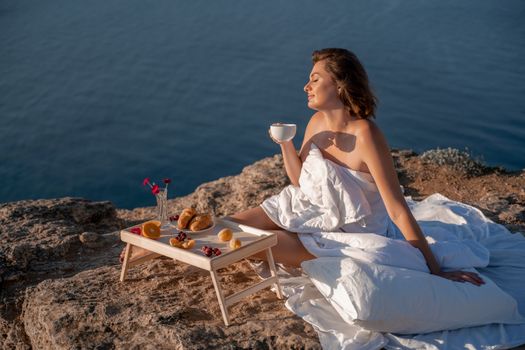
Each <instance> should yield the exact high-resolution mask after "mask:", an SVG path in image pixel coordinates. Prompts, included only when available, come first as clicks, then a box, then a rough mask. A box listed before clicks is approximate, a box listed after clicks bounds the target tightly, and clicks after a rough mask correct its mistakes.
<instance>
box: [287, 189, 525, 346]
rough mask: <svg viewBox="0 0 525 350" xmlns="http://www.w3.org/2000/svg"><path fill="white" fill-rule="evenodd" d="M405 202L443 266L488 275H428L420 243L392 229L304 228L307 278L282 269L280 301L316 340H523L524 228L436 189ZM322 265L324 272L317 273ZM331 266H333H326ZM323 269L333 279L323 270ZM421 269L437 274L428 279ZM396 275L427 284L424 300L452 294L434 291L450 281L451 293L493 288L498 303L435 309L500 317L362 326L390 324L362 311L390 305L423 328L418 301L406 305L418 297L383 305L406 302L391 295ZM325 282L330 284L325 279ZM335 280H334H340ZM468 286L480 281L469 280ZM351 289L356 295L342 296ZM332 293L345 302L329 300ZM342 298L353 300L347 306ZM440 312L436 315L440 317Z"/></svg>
mask: <svg viewBox="0 0 525 350" xmlns="http://www.w3.org/2000/svg"><path fill="white" fill-rule="evenodd" d="M407 202H408V203H409V206H410V208H411V211H412V212H413V214H414V216H415V218H416V220H417V221H418V223H419V225H420V226H421V228H422V230H423V232H424V234H425V236H426V237H427V240H428V241H429V243H430V246H431V248H432V250H433V252H434V254H435V255H436V257H437V259H438V261H439V263H440V265H441V266H442V267H444V268H451V269H459V268H461V269H467V268H471V267H475V268H476V270H477V271H478V272H479V273H480V274H481V275H482V276H483V277H484V278H485V279H486V280H487V281H488V282H490V283H487V285H486V286H483V287H475V286H472V285H467V284H462V285H461V286H459V287H458V284H457V283H456V282H452V281H448V280H444V279H440V278H439V277H436V276H432V275H429V274H427V272H428V268H427V266H426V264H425V260H424V258H423V256H422V255H421V253H420V252H419V250H417V249H415V248H413V247H412V246H410V245H409V244H408V243H406V242H405V241H404V240H403V239H402V235H401V233H400V232H399V231H398V230H392V232H393V233H392V234H391V235H390V237H384V236H380V235H374V234H352V233H341V232H319V233H313V234H306V233H304V234H300V239H301V241H302V242H303V244H304V245H305V247H306V248H307V249H308V250H309V251H310V252H311V253H312V254H313V255H315V256H317V257H319V258H318V259H314V260H311V261H309V262H308V263H307V266H304V267H306V268H305V270H306V271H310V273H311V275H313V277H312V278H313V281H312V280H310V279H309V278H307V277H305V276H304V275H303V276H302V277H290V276H288V277H285V276H281V277H282V278H281V283H282V284H283V286H284V291H285V294H286V295H287V296H288V300H287V302H286V306H287V307H288V308H289V309H290V310H291V311H293V312H295V313H296V314H297V315H299V316H300V317H302V318H304V319H305V320H306V321H307V322H309V323H311V324H312V325H313V326H314V328H315V329H316V330H317V332H318V334H319V339H320V341H321V344H322V346H323V348H324V349H381V348H383V347H384V348H387V349H505V348H510V347H514V346H518V345H520V344H524V343H525V323H524V319H523V317H522V316H521V315H525V237H523V236H522V235H521V234H520V233H515V234H512V233H510V232H509V231H508V230H507V229H506V228H505V227H503V226H501V225H498V224H495V223H494V222H492V221H490V220H489V219H487V218H486V217H485V216H484V215H483V214H482V213H481V212H480V211H479V210H477V209H475V208H473V207H471V206H468V205H465V204H463V203H459V202H454V201H451V200H449V199H447V198H445V197H444V196H442V195H440V194H434V195H432V196H430V197H428V198H427V199H426V200H424V201H422V202H414V201H412V200H410V198H407ZM323 269H325V270H324V271H327V272H326V273H324V274H323V273H322V271H323ZM337 269H339V270H338V271H335V272H334V270H337ZM345 269H346V270H345ZM349 269H350V270H349ZM319 271H321V274H320V275H319ZM349 271H352V272H353V273H352V274H349V275H348V276H346V277H352V278H345V276H340V274H341V273H342V274H344V273H347V274H348V272H349ZM316 274H317V275H316ZM330 275H334V276H335V277H337V278H335V277H334V278H333V279H330ZM315 276H317V278H316V277H315ZM360 276H362V277H360ZM385 276H387V278H385ZM429 276H432V278H438V280H428V278H429ZM401 278H405V279H406V281H407V286H408V285H410V283H412V284H411V286H412V287H410V288H412V289H411V290H412V291H413V290H414V289H417V288H418V283H419V285H420V286H421V287H425V288H427V289H426V291H422V293H424V294H422V295H423V296H425V298H427V299H428V298H430V299H428V300H431V301H432V302H433V301H435V300H442V299H443V298H444V299H445V303H450V300H449V301H446V298H447V295H448V294H450V295H452V294H451V293H448V294H447V293H442V291H443V288H445V289H446V288H453V290H454V293H457V294H455V295H456V296H455V297H453V298H454V300H456V301H457V300H459V299H461V298H462V297H464V296H467V297H466V300H471V299H472V298H471V297H470V295H469V294H468V293H471V292H473V293H478V292H479V291H481V290H486V289H487V288H492V293H495V294H494V295H496V296H495V297H494V298H498V300H497V301H495V302H499V303H500V304H496V305H495V306H494V305H489V303H490V302H491V301H490V300H488V301H486V303H487V304H486V305H488V306H491V307H488V306H487V307H485V308H483V307H479V308H474V309H472V308H471V309H470V311H468V310H469V309H468V308H464V309H462V308H461V307H462V306H464V305H465V304H467V306H468V303H466V302H462V303H459V304H458V306H457V308H455V307H453V305H448V304H444V305H445V306H447V307H448V308H449V309H448V311H447V313H445V314H442V315H438V316H439V317H441V318H442V320H441V321H443V320H447V317H450V315H451V313H452V314H453V313H454V312H457V315H458V317H457V318H461V317H460V316H465V317H464V318H465V319H466V321H468V322H470V323H468V324H479V322H478V323H476V322H475V321H476V317H478V314H479V317H481V319H483V317H489V319H490V317H492V319H494V320H495V321H494V322H505V323H493V324H488V325H477V326H474V327H466V328H460V329H453V330H445V331H434V332H431V333H422V334H405V335H401V334H400V333H399V332H397V331H396V334H393V333H388V332H378V331H373V330H370V329H367V328H366V327H364V326H363V325H365V326H366V325H368V326H369V327H372V328H374V327H376V328H378V329H384V328H381V327H386V329H389V328H388V327H392V326H396V325H388V324H387V325H385V324H384V323H383V322H382V320H381V319H380V318H379V319H372V318H370V314H371V313H375V314H374V315H372V316H374V317H375V316H377V315H379V316H381V315H382V314H381V313H384V314H385V315H389V313H390V314H392V313H395V312H397V313H398V314H397V316H396V317H399V315H400V314H399V312H400V310H401V312H404V313H405V314H404V315H403V314H401V315H402V316H404V317H405V316H406V319H407V321H406V322H405V323H406V325H407V327H410V324H411V323H410V322H412V323H413V327H415V329H426V328H425V327H423V328H421V327H419V326H422V325H421V324H418V322H417V320H418V319H417V317H421V316H422V315H423V316H424V312H421V311H422V310H420V309H412V310H411V309H410V306H412V304H413V303H414V302H417V300H416V301H411V300H408V301H411V302H412V303H408V304H407V306H408V307H407V308H401V309H400V307H397V308H395V307H394V308H392V307H390V306H392V305H388V302H389V301H393V302H396V300H397V303H398V304H401V303H403V302H405V301H406V300H405V299H404V298H403V295H402V294H401V295H398V294H399V293H398V292H399V291H396V290H393V289H392V288H394V287H393V286H398V285H400V284H399V282H400V281H401V280H400V279H401ZM418 278H419V280H418ZM327 281H328V282H327ZM377 281H379V282H377ZM385 281H386V282H385ZM418 281H423V282H418ZM429 281H430V282H429ZM314 282H315V283H314ZM323 283H324V284H323ZM326 283H329V284H335V285H330V286H327V285H326ZM338 283H339V284H341V285H340V286H338V285H337V284H338ZM374 283H376V284H382V283H385V284H384V285H381V288H382V289H379V288H375V289H376V290H374ZM429 283H430V284H432V286H434V284H435V283H438V284H440V286H439V287H438V286H437V285H436V286H434V287H435V288H434V289H428V288H430V287H429V286H428V284H429ZM454 283H455V284H454ZM441 285H443V286H441ZM316 286H317V288H316ZM365 286H366V288H364V287H365ZM432 286H431V287H432ZM343 287H344V288H343ZM375 287H377V285H376V286H375ZM472 287H474V288H485V289H471V288H472ZM323 288H324V290H323ZM389 288H390V289H389ZM320 291H321V292H323V293H321V292H320ZM349 291H350V292H349ZM429 291H430V292H429ZM436 291H437V292H436ZM352 292H353V293H354V295H353V298H354V299H352V298H350V299H348V300H350V301H348V302H341V301H344V300H345V299H344V298H346V297H347V294H348V293H350V294H351V293H352ZM338 293H339V294H338ZM356 293H357V294H359V293H360V295H359V297H360V298H361V300H360V301H359V303H360V304H359V303H357V304H356V303H355V298H356ZM385 293H392V294H391V295H387V294H385ZM396 293H397V294H396ZM432 293H436V294H440V293H441V294H444V296H443V295H441V296H440V295H430V296H429V295H428V294H432ZM323 294H324V295H323ZM368 297H371V298H372V297H373V298H374V299H373V301H374V304H373V305H367V304H366V298H368ZM363 298H364V299H363ZM396 298H397V299H396ZM406 298H409V297H408V296H407V297H406ZM469 298H470V299H469ZM478 299H479V298H478ZM334 300H335V301H334ZM363 300H364V301H363ZM338 301H339V302H340V303H342V304H343V305H339V304H337V302H338ZM379 301H380V302H382V303H385V304H384V305H383V306H382V307H381V308H378V307H377V305H379V304H378V303H379ZM440 302H442V301H440ZM476 302H477V303H478V304H479V305H484V304H483V303H484V302H485V301H484V300H483V299H479V300H477V301H476ZM349 303H350V304H351V303H354V304H352V305H351V307H348V306H349ZM478 304H476V305H478ZM334 305H335V306H336V307H335V308H334ZM394 306H398V305H394ZM471 306H472V305H471ZM374 307H375V308H374ZM420 307H421V308H423V310H424V308H425V307H428V302H427V304H421V306H420ZM342 309H343V310H342ZM444 309H445V307H443V308H441V307H440V308H438V309H437V310H433V312H436V314H439V313H440V310H441V311H442V310H444ZM462 310H463V311H462ZM464 310H467V311H464ZM359 315H365V316H366V317H369V318H370V320H368V321H365V322H360V321H359V320H353V318H355V317H360V316H359ZM438 316H436V319H439V317H438ZM472 318H474V320H472ZM437 321H439V320H437ZM457 321H458V322H459V323H455V322H449V323H450V324H461V322H463V320H461V319H458V320H457ZM472 321H474V322H472ZM367 322H368V323H367ZM378 322H379V323H378ZM423 326H424V325H423ZM431 326H434V327H438V328H435V329H440V328H439V327H442V326H443V324H439V323H436V325H431ZM429 327H430V326H429ZM405 328H406V327H405ZM405 328H403V327H400V328H396V327H394V328H393V329H400V330H403V332H401V333H406V329H405ZM453 328H454V327H453Z"/></svg>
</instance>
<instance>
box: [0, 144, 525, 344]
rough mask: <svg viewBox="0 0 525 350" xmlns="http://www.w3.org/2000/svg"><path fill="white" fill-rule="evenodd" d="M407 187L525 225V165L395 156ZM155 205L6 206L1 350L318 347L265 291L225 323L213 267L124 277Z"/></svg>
mask: <svg viewBox="0 0 525 350" xmlns="http://www.w3.org/2000/svg"><path fill="white" fill-rule="evenodd" d="M393 156H394V160H395V163H396V168H397V171H398V176H399V179H400V182H401V184H402V185H403V186H404V189H405V194H406V195H410V196H412V197H413V198H415V199H421V198H424V197H426V196H428V195H429V194H432V193H434V192H440V193H442V194H443V195H445V196H447V197H449V198H451V199H454V200H459V201H462V202H465V203H468V204H471V205H473V206H476V207H478V208H480V209H481V210H482V211H483V212H484V213H485V214H486V215H487V216H488V217H490V218H491V219H493V220H494V221H496V222H499V223H502V224H504V225H506V226H507V227H508V228H509V229H510V230H511V231H513V232H516V231H520V232H525V172H524V171H521V172H513V173H510V172H506V171H504V170H503V169H500V168H486V167H483V166H481V165H480V164H479V163H476V162H473V163H472V162H471V160H470V159H466V158H462V157H458V153H457V152H456V153H454V152H450V151H448V152H447V151H443V150H441V151H433V152H430V153H428V152H427V153H425V154H423V155H422V156H418V155H416V154H414V153H413V152H411V151H393ZM287 184H288V180H287V177H286V174H285V172H284V170H283V163H282V158H281V157H280V156H274V157H270V158H266V159H263V160H261V161H259V162H256V163H254V164H253V165H250V166H247V167H246V168H245V169H244V170H243V171H242V173H241V174H239V175H237V176H231V177H226V178H221V179H219V180H216V181H213V182H209V183H206V184H203V185H201V186H199V187H198V188H197V189H196V190H195V192H194V193H192V194H190V195H188V196H185V197H181V198H176V199H172V200H170V203H169V204H170V214H175V213H178V212H180V210H181V209H182V208H183V207H186V206H191V205H193V206H196V207H197V208H198V209H200V210H206V211H210V212H213V213H214V214H215V215H217V216H221V215H227V214H231V213H234V212H237V211H240V210H243V209H247V208H250V207H253V206H256V205H258V204H259V203H260V202H262V200H263V199H265V198H266V197H268V196H270V195H272V194H275V193H277V192H279V191H280V190H281V189H282V188H283V187H284V186H285V185H287ZM153 217H154V208H153V207H149V208H137V209H134V210H119V209H116V208H115V207H114V206H113V205H112V204H111V203H110V202H91V201H88V200H84V199H80V198H61V199H47V200H33V201H30V200H27V201H20V202H13V203H6V204H1V205H0V238H1V242H2V243H1V244H0V284H1V292H0V297H1V299H2V303H1V304H0V347H2V348H4V349H30V348H34V349H113V348H118V349H177V348H180V349H205V348H227V349H270V348H283V349H292V348H302V349H319V348H320V345H319V342H318V340H317V335H316V333H315V331H314V330H313V329H312V327H311V326H310V325H309V324H307V323H305V322H304V321H302V320H301V319H300V318H298V317H296V316H295V315H294V314H292V313H291V312H289V311H288V310H287V309H286V308H285V307H284V301H282V300H279V299H276V297H275V294H274V293H272V292H271V291H269V290H264V291H262V292H260V293H258V294H256V295H253V296H251V297H249V298H246V299H244V300H243V301H242V302H240V303H238V304H236V305H234V306H232V307H231V308H230V311H231V315H232V320H233V321H234V323H233V325H231V326H230V327H224V325H223V322H222V318H221V314H220V310H219V306H218V303H217V300H216V296H215V293H214V290H213V286H212V285H211V280H210V277H209V275H208V274H207V273H206V272H205V271H201V270H199V269H197V268H193V267H191V266H188V265H185V264H182V263H178V262H175V261H173V260H171V259H166V258H161V259H156V260H153V261H150V262H147V263H144V264H143V265H140V267H135V268H133V269H131V270H130V272H129V280H128V281H127V282H126V283H120V282H119V280H118V279H119V270H120V264H119V263H118V255H119V253H120V251H121V250H122V247H123V244H122V243H121V242H120V240H119V236H118V230H119V229H120V228H124V227H128V226H131V225H133V224H136V223H139V222H141V221H143V220H145V219H150V218H153ZM220 276H221V283H222V284H223V285H224V287H225V288H226V289H227V290H233V289H234V288H235V289H236V290H237V289H238V288H244V287H246V286H248V285H250V284H252V283H253V281H255V280H256V279H257V276H256V275H255V274H254V273H253V272H252V270H251V268H250V266H249V265H248V264H247V263H246V262H244V261H242V262H239V263H237V264H235V265H232V266H230V267H228V268H226V269H223V270H221V271H220Z"/></svg>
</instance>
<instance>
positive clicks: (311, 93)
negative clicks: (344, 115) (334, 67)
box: [304, 61, 344, 111]
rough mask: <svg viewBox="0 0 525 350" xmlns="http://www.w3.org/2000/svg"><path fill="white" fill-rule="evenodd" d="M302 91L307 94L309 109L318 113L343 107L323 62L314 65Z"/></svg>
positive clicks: (335, 86) (334, 84)
mask: <svg viewBox="0 0 525 350" xmlns="http://www.w3.org/2000/svg"><path fill="white" fill-rule="evenodd" d="M304 91H305V92H306V93H307V94H308V107H309V108H311V109H315V110H317V111H320V110H329V109H337V108H343V107H344V105H343V103H342V102H341V100H340V99H339V95H338V91H337V85H336V83H335V82H334V80H333V79H332V77H331V76H330V73H328V72H327V71H326V69H325V62H324V61H319V62H317V63H316V64H314V67H313V68H312V72H311V73H310V80H309V81H308V84H306V85H305V86H304Z"/></svg>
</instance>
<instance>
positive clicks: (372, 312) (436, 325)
mask: <svg viewBox="0 0 525 350" xmlns="http://www.w3.org/2000/svg"><path fill="white" fill-rule="evenodd" d="M302 267H303V269H304V271H305V272H306V273H307V274H308V277H309V278H310V279H311V280H312V282H313V283H314V285H315V286H316V287H317V289H319V291H320V292H321V294H323V295H324V297H325V298H326V299H327V300H328V301H329V302H330V303H331V304H332V306H333V307H334V308H335V310H336V311H337V312H338V313H339V315H340V316H341V318H343V320H345V321H346V322H347V323H350V324H356V325H359V326H361V327H364V328H366V329H368V330H375V331H380V332H393V333H400V334H415V333H428V332H433V331H441V330H447V329H457V328H462V327H470V326H478V325H483V324H489V323H509V324H518V323H524V322H525V319H524V318H523V317H522V316H521V315H520V314H519V312H518V310H517V303H516V300H514V298H512V297H511V296H510V295H508V294H507V293H505V292H503V291H502V290H501V289H500V288H499V287H498V286H497V285H496V284H495V283H494V282H492V281H491V280H490V279H489V278H488V277H486V276H483V275H482V276H481V277H482V278H483V279H484V281H485V284H484V285H482V286H475V285H473V284H470V283H455V282H452V281H450V280H446V279H444V278H441V277H437V276H434V275H431V274H429V273H425V272H420V271H414V270H410V269H405V268H398V267H392V266H384V265H377V264H370V263H365V262H362V261H359V260H354V259H352V258H339V257H338V258H334V257H325V258H319V259H315V260H310V261H305V262H303V264H302ZM472 271H475V270H472Z"/></svg>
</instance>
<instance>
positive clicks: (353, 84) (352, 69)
mask: <svg viewBox="0 0 525 350" xmlns="http://www.w3.org/2000/svg"><path fill="white" fill-rule="evenodd" d="M319 61H325V67H326V70H327V71H328V73H330V75H331V76H332V78H333V79H334V81H335V83H336V84H337V86H338V88H340V89H339V98H340V99H341V102H343V104H344V105H345V106H346V107H347V109H348V112H349V113H350V115H352V116H356V117H358V118H362V119H368V118H374V117H375V110H376V105H377V98H376V97H375V95H374V93H373V92H372V89H371V88H370V84H369V82H368V75H367V74H366V71H365V68H364V67H363V65H362V64H361V62H359V60H358V59H357V56H356V55H355V54H354V53H352V52H350V51H348V50H346V49H322V50H316V51H314V52H313V53H312V62H313V64H316V63H317V62H319Z"/></svg>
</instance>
